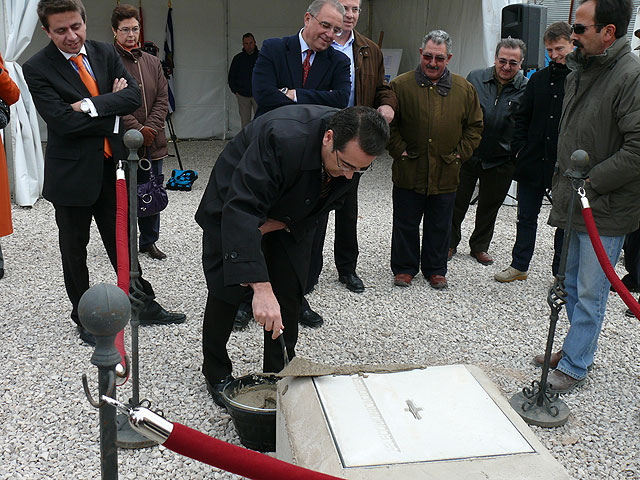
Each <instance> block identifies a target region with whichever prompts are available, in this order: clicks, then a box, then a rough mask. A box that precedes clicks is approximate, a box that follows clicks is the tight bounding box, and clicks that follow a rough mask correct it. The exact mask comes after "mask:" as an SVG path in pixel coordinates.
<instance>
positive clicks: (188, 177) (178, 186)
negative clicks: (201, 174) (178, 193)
mask: <svg viewBox="0 0 640 480" xmlns="http://www.w3.org/2000/svg"><path fill="white" fill-rule="evenodd" d="M197 179H198V172H196V171H195V170H178V169H175V168H174V169H173V171H172V172H171V178H170V179H169V180H167V189H168V190H182V191H183V192H189V191H191V187H192V186H193V182H195V181H196V180H197Z"/></svg>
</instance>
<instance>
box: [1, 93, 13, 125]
mask: <svg viewBox="0 0 640 480" xmlns="http://www.w3.org/2000/svg"><path fill="white" fill-rule="evenodd" d="M9 120H11V109H10V108H9V105H7V102H5V101H4V100H2V99H1V98H0V130H2V129H3V128H4V127H6V126H7V125H9Z"/></svg>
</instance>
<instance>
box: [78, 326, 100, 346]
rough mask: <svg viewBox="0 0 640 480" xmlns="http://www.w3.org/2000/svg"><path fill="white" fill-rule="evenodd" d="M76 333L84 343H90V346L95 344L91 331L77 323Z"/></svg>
mask: <svg viewBox="0 0 640 480" xmlns="http://www.w3.org/2000/svg"><path fill="white" fill-rule="evenodd" d="M78 334H79V335H80V340H82V341H83V342H84V343H86V344H89V345H91V346H92V347H95V346H96V337H94V336H93V333H91V332H89V330H87V329H86V328H84V327H83V326H82V325H78Z"/></svg>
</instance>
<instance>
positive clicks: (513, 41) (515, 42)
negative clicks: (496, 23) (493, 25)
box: [496, 37, 527, 60]
mask: <svg viewBox="0 0 640 480" xmlns="http://www.w3.org/2000/svg"><path fill="white" fill-rule="evenodd" d="M501 48H519V49H520V60H524V55H525V54H526V53H527V44H526V43H524V42H523V41H522V40H520V39H519V38H511V37H507V38H503V39H502V40H500V41H499V42H498V45H496V57H497V56H498V53H499V52H500V49H501Z"/></svg>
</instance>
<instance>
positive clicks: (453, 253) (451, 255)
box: [447, 248, 457, 261]
mask: <svg viewBox="0 0 640 480" xmlns="http://www.w3.org/2000/svg"><path fill="white" fill-rule="evenodd" d="M456 251H457V250H456V249H455V248H450V249H449V252H447V261H449V260H451V259H452V258H453V256H454V255H455V254H456Z"/></svg>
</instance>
